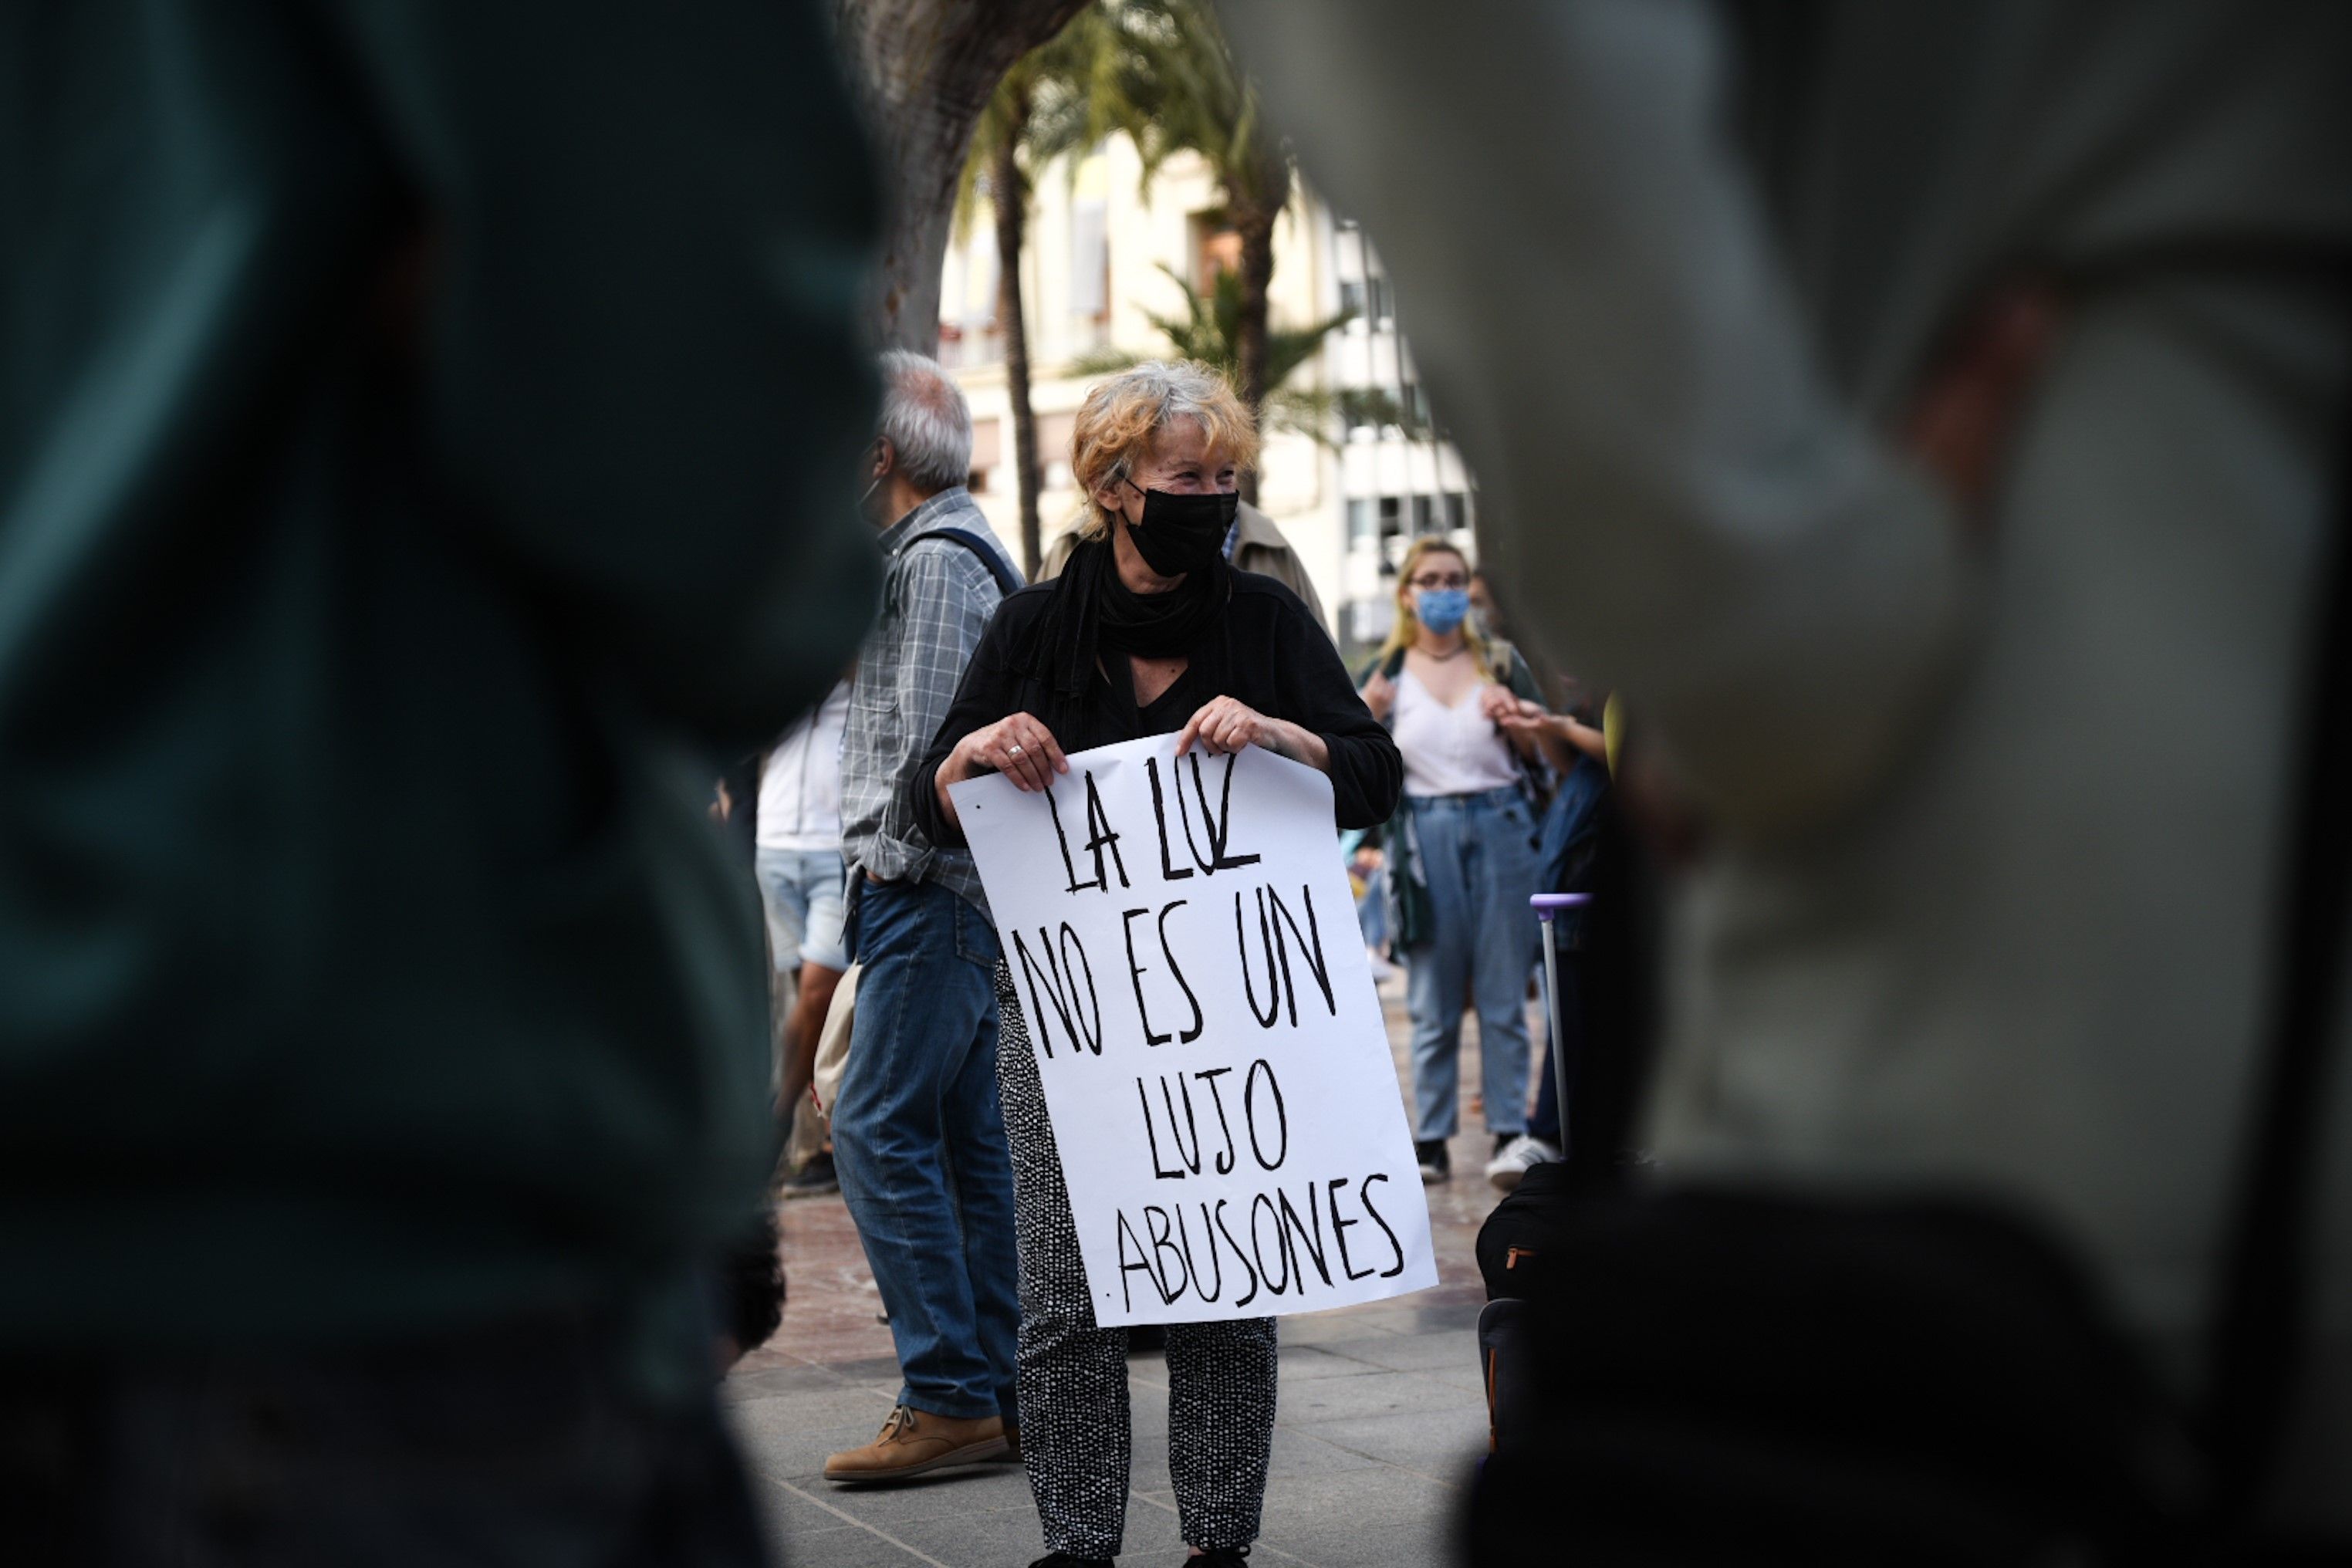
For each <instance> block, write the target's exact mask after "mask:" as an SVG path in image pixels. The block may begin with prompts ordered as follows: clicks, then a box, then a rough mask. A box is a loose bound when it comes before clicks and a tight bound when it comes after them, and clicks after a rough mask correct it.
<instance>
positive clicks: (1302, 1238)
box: [1275, 1186, 1331, 1295]
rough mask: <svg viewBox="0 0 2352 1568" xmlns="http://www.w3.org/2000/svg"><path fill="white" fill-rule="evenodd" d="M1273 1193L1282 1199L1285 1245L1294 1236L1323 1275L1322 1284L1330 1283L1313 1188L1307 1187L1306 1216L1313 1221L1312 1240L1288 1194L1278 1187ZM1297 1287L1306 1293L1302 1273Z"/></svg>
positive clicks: (1308, 1259)
mask: <svg viewBox="0 0 2352 1568" xmlns="http://www.w3.org/2000/svg"><path fill="white" fill-rule="evenodd" d="M1275 1194H1276V1196H1277V1197H1279V1198H1280V1199H1281V1200H1282V1231H1283V1236H1284V1237H1285V1240H1286V1244H1287V1242H1288V1240H1289V1238H1292V1237H1296V1239H1297V1244H1298V1246H1299V1247H1302V1248H1304V1249H1305V1251H1306V1253H1307V1261H1308V1262H1309V1263H1312V1264H1314V1265H1315V1272H1316V1273H1318V1274H1319V1275H1321V1276H1322V1277H1323V1283H1324V1284H1326V1285H1328V1284H1329V1283H1331V1266H1330V1265H1329V1264H1328V1263H1326V1262H1324V1261H1323V1209H1322V1206H1321V1205H1318V1204H1317V1203H1316V1201H1315V1198H1316V1195H1317V1194H1316V1192H1315V1189H1314V1188H1313V1187H1311V1186H1310V1187H1308V1188H1307V1218H1308V1219H1310V1220H1312V1221H1314V1222H1315V1238H1314V1239H1313V1240H1312V1241H1309V1240H1308V1239H1307V1226H1306V1224H1305V1222H1303V1221H1301V1220H1300V1219H1299V1217H1298V1211H1297V1209H1295V1208H1292V1207H1291V1206H1290V1194H1288V1193H1286V1192H1284V1191H1283V1190H1282V1189H1281V1188H1279V1187H1276V1189H1275ZM1293 1256H1294V1257H1295V1256H1296V1254H1295V1253H1294V1254H1293ZM1298 1289H1299V1294H1301V1295H1305V1294H1306V1292H1307V1280H1306V1278H1305V1276H1304V1275H1302V1276H1301V1277H1300V1279H1299V1281H1298Z"/></svg>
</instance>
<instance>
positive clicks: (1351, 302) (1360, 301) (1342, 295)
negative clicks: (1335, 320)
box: [1339, 278, 1364, 319]
mask: <svg viewBox="0 0 2352 1568" xmlns="http://www.w3.org/2000/svg"><path fill="white" fill-rule="evenodd" d="M1339 309H1340V310H1342V311H1343V312H1345V313H1346V314H1348V315H1349V316H1353V317H1356V318H1358V319H1361V318H1362V316H1363V314H1364V282H1363V279H1360V278H1343V279H1340V280H1339Z"/></svg>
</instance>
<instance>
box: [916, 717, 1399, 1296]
mask: <svg viewBox="0 0 2352 1568" xmlns="http://www.w3.org/2000/svg"><path fill="white" fill-rule="evenodd" d="M1175 753H1176V747H1175V739H1174V737H1173V736H1167V735H1162V736H1155V737H1152V738H1150V739H1147V740H1141V741H1129V742H1124V743H1122V744H1119V745H1116V746H1105V747H1102V748H1100V749H1098V750H1096V751H1092V752H1079V753H1077V754H1076V755H1075V756H1072V757H1071V758H1070V759H1069V762H1070V771H1069V773H1066V775H1064V776H1062V777H1060V778H1058V779H1057V780H1055V785H1054V788H1053V791H1052V792H1051V794H1050V795H1030V794H1024V793H1023V792H1022V791H1020V790H1018V789H1016V788H1014V787H1013V785H1012V784H1009V783H1007V782H1006V781H1005V780H1004V779H1003V778H1001V777H997V776H993V775H992V776H989V777H984V778H978V779H972V780H969V781H967V782H965V783H963V784H955V785H953V786H951V787H950V794H951V795H953V796H954V799H955V803H956V812H957V815H958V816H959V817H960V818H961V821H962V824H963V828H964V832H965V833H966V834H967V835H968V836H969V837H970V838H971V848H972V854H973V856H974V858H976V859H977V860H978V861H979V863H980V877H981V881H982V883H983V884H984V885H985V886H986V887H987V889H988V901H989V904H990V907H991V909H992V912H993V914H994V915H995V918H996V929H997V932H998V934H999V936H1000V937H1001V938H1002V939H1003V945H1004V957H1005V962H1006V963H1009V964H1010V965H1011V966H1012V971H1013V987H1014V989H1015V990H1016V991H1018V992H1019V994H1020V996H1021V1000H1022V1005H1023V1006H1024V1009H1025V1010H1026V1012H1027V1016H1028V1022H1029V1034H1030V1038H1031V1040H1032V1042H1033V1047H1032V1048H1033V1049H1034V1051H1035V1053H1036V1058H1037V1072H1038V1076H1039V1078H1040V1079H1043V1081H1044V1083H1045V1105H1046V1109H1047V1110H1048V1111H1049V1112H1050V1113H1051V1115H1052V1119H1053V1123H1054V1138H1055V1144H1056V1145H1057V1146H1058V1147H1059V1149H1060V1152H1061V1156H1062V1173H1063V1177H1064V1179H1065V1181H1066V1183H1067V1184H1068V1187H1069V1194H1070V1212H1071V1214H1072V1215H1073V1216H1074V1217H1075V1219H1076V1223H1077V1231H1078V1247H1079V1250H1080V1252H1081V1253H1082V1254H1083V1255H1084V1257H1085V1259H1086V1268H1087V1287H1088V1289H1090V1290H1091V1291H1092V1293H1093V1296H1094V1307H1095V1321H1097V1323H1100V1324H1102V1325H1103V1326H1105V1327H1112V1326H1116V1325H1118V1324H1122V1323H1181V1322H1200V1321H1211V1320H1214V1319H1221V1318H1257V1317H1268V1316H1273V1315H1275V1314H1278V1313H1286V1312H1311V1311H1316V1310H1319V1309H1322V1308H1325V1307H1339V1306H1346V1305H1349V1303H1352V1302H1357V1301H1372V1300H1380V1299H1381V1298H1383V1297H1388V1296H1399V1295H1402V1294H1404V1293H1405V1292H1407V1291H1409V1290H1418V1289H1423V1287H1426V1286H1430V1285H1434V1284H1436V1283H1437V1265H1436V1260H1435V1258H1434V1257H1433V1254H1432V1252H1431V1249H1430V1240H1429V1207H1428V1205H1427V1203H1426V1202H1425V1201H1424V1199H1423V1194H1422V1189H1421V1178H1420V1174H1419V1172H1418V1168H1417V1166H1416V1164H1415V1162H1414V1159H1413V1152H1412V1135H1411V1133H1410V1131H1408V1129H1407V1128H1406V1125H1405V1118H1404V1107H1403V1102H1402V1100H1401V1099H1400V1097H1399V1095H1398V1092H1397V1080H1396V1068H1395V1066H1394V1064H1393V1061H1392V1059H1391V1057H1390V1054H1389V1044H1388V1036H1387V1032H1386V1030H1385V1029H1384V1028H1383V1027H1382V1025H1381V1009H1380V1001H1379V998H1378V997H1377V996H1376V995H1375V994H1374V993H1373V989H1372V975H1371V966H1370V963H1369V961H1368V960H1367V959H1366V957H1365V954H1364V944H1363V940H1362V937H1361V936H1360V933H1359V932H1358V930H1357V926H1356V911H1355V906H1354V902H1353V900H1351V899H1350V897H1349V891H1348V879H1347V874H1346V871H1345V869H1344V868H1343V867H1342V865H1341V862H1340V858H1339V843H1338V836H1337V834H1336V833H1335V831H1334V829H1333V827H1332V821H1331V782H1330V781H1329V780H1328V779H1327V778H1325V777H1324V776H1323V775H1322V774H1321V773H1318V772H1316V771H1315V770H1314V769H1312V768H1309V767H1304V766H1302V765H1300V764H1299V763H1294V762H1291V761H1289V760H1288V759H1286V758H1283V757H1278V756H1276V755H1275V754H1274V753H1273V752H1268V751H1265V750H1262V749H1259V748H1256V747H1252V748H1251V749H1249V750H1248V751H1245V752H1241V753H1239V754H1237V755H1230V756H1209V755H1206V754H1204V753H1203V752H1202V750H1201V748H1200V747H1199V746H1197V745H1196V746H1194V747H1193V748H1192V751H1191V752H1188V753H1187V754H1186V755H1184V756H1182V757H1181V758H1180V757H1178V756H1177V755H1176V754H1175Z"/></svg>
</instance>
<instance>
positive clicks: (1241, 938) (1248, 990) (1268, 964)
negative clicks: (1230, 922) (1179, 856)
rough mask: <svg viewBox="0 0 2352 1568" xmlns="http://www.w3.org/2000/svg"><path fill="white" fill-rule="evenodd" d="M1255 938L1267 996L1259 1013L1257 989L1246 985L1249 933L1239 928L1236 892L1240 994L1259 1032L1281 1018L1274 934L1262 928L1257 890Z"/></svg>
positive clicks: (1262, 891)
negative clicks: (1261, 956)
mask: <svg viewBox="0 0 2352 1568" xmlns="http://www.w3.org/2000/svg"><path fill="white" fill-rule="evenodd" d="M1257 936H1258V941H1259V942H1261V943H1262V944H1263V945H1264V946H1265V984H1266V986H1267V988H1268V994H1267V996H1266V999H1265V1012H1263V1013H1261V1012H1259V1011H1258V1010H1257V987H1256V986H1255V985H1253V984H1251V983H1250V961H1249V934H1248V932H1246V931H1244V930H1243V929H1242V896H1241V894H1239V893H1238V892H1236V893H1235V894H1234V944H1235V945H1236V946H1237V947H1239V948H1240V950H1241V955H1242V994H1243V996H1244V997H1245V998H1246V999H1247V1000H1248V1002H1249V1010H1250V1016H1251V1017H1253V1018H1255V1019H1256V1020H1257V1026H1258V1027H1259V1028H1261V1029H1271V1028H1273V1027H1274V1021H1275V1019H1276V1018H1278V1017H1280V1016H1282V978H1281V972H1280V971H1279V970H1278V969H1277V968H1276V961H1275V956H1274V933H1273V931H1271V930H1270V929H1269V928H1268V927H1267V925H1266V920H1265V889H1264V888H1260V889H1258V890H1257ZM1294 1021H1295V1018H1294Z"/></svg>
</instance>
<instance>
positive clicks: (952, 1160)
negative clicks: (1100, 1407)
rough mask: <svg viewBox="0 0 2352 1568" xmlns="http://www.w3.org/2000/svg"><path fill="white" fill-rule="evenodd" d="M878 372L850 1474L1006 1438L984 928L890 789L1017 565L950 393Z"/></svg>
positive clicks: (857, 744) (850, 792)
mask: <svg viewBox="0 0 2352 1568" xmlns="http://www.w3.org/2000/svg"><path fill="white" fill-rule="evenodd" d="M882 379H883V403H882V419H881V429H880V432H879V433H878V434H877V436H876V437H875V439H874V444H873V446H872V447H870V448H869V449H868V451H867V458H866V460H867V468H866V478H867V479H868V481H869V482H868V484H867V485H866V493H865V498H864V500H863V502H862V503H861V504H862V506H863V508H864V510H865V511H866V520H867V521H869V522H872V523H874V524H875V525H876V526H877V527H879V528H881V529H882V553H883V556H884V559H885V562H886V567H885V572H886V575H885V580H884V588H883V600H882V614H881V616H880V618H879V619H878V620H877V622H876V623H875V626H874V630H873V631H872V632H871V633H870V634H868V635H867V637H866V646H865V648H864V650H863V651H862V652H861V653H860V655H859V656H858V665H857V679H856V683H855V685H854V686H853V687H852V689H851V691H850V700H849V726H848V729H847V731H846V732H845V735H844V737H843V741H842V756H841V816H842V855H843V858H844V859H845V861H846V862H847V863H848V874H849V884H850V889H849V896H850V898H851V900H852V908H853V910H854V913H853V915H852V924H853V928H854V931H855V938H854V942H855V950H856V959H857V963H858V965H859V973H858V981H857V992H856V1009H857V1011H856V1025H855V1028H854V1031H853V1033H852V1035H851V1037H850V1047H849V1060H848V1064H847V1067H846V1068H845V1070H844V1072H843V1074H842V1080H841V1088H840V1090H839V1092H838V1093H837V1094H836V1096H835V1105H834V1111H833V1144H834V1163H835V1167H836V1168H837V1169H838V1170H839V1172H840V1175H841V1191H842V1195H843V1196H844V1197H845V1198H846V1199H847V1200H848V1204H849V1213H850V1217H851V1218H852V1219H854V1220H855V1221H856V1224H857V1234H858V1237H859V1238H860V1239H861V1240H862V1241H863V1242H864V1243H865V1246H866V1262H867V1263H868V1264H870V1265H871V1266H872V1268H873V1269H874V1279H875V1283H876V1284H877V1285H878V1286H879V1287H880V1288H881V1292H882V1304H883V1306H884V1307H886V1308H887V1309H888V1311H889V1314H890V1334H891V1337H892V1339H893V1340H895V1341H896V1342H897V1344H898V1368H899V1373H900V1376H901V1378H902V1379H903V1386H902V1387H901V1388H900V1390H899V1394H898V1408H897V1409H896V1410H894V1411H892V1412H891V1414H890V1418H889V1420H888V1421H887V1422H885V1423H884V1424H883V1427H882V1434H881V1436H878V1437H877V1438H876V1439H875V1440H874V1441H873V1442H872V1443H869V1444H867V1445H866V1447H862V1448H852V1449H850V1450H848V1451H846V1452H845V1453H839V1454H835V1455H834V1456H833V1457H832V1458H830V1459H828V1460H826V1461H825V1467H824V1474H825V1479H828V1480H835V1481H855V1482H862V1483H866V1484H869V1485H870V1484H873V1483H875V1482H886V1481H894V1480H903V1479H908V1478H909V1477H912V1476H916V1475H920V1474H922V1473H924V1472H926V1471H929V1470H934V1469H938V1468H940V1467H942V1466H946V1465H960V1464H968V1463H971V1462H972V1461H974V1460H978V1459H989V1458H997V1457H998V1456H1000V1455H1002V1454H1003V1453H1005V1452H1006V1449H1007V1442H1006V1434H1007V1431H1008V1429H1013V1430H1017V1416H1016V1414H1015V1410H1014V1405H1013V1336H1014V1332H1015V1330H1016V1328H1017V1326H1018V1324H1019V1320H1020V1302H1019V1299H1018V1296H1017V1294H1016V1290H1015V1286H1014V1281H1013V1167H1012V1163H1011V1160H1010V1157H1009V1156H1008V1154H1007V1152H1006V1150H1005V1142H1004V1123H1003V1119H1002V1117H1001V1115H1000V1113H999V1111H998V1109H997V1101H996V1001H995V995H994V993H993V991H992V987H991V984H990V977H991V973H992V971H993V970H994V968H995V965H996V958H997V944H996V929H995V927H994V926H993V925H992V924H991V923H990V921H989V917H988V910H987V904H986V901H985V899H984V897H983V895H982V892H981V888H980V874H979V872H978V871H977V870H976V869H974V868H973V866H972V860H971V852H970V851H969V850H963V849H940V848H935V847H933V846H932V845H931V843H930V841H929V839H927V838H926V837H924V836H923V831H922V829H921V828H920V827H919V826H917V825H916V823H915V821H914V819H913V817H912V816H911V815H910V814H909V812H908V809H907V807H906V805H905V804H904V801H903V799H902V796H903V795H904V793H905V792H904V789H903V785H904V784H905V783H906V779H907V775H908V773H909V772H911V771H912V770H913V769H914V767H915V765H916V763H918V762H919V760H920V759H921V757H922V755H923V752H924V751H925V750H926V749H927V748H928V747H929V745H930V742H931V737H932V735H933V734H934V733H936V732H937V731H938V730H939V727H940V720H941V719H943V718H944V717H946V715H947V710H948V704H949V703H950V700H952V699H953V698H954V696H955V691H956V687H957V685H958V683H960V682H961V680H962V679H963V671H964V666H965V665H966V664H967V663H968V662H970V660H971V653H972V649H973V648H974V647H977V646H978V645H979V642H980V634H981V631H982V628H983V627H985V626H987V625H988V621H989V617H990V616H992V615H994V614H995V613H996V606H997V605H998V604H1000V603H1001V602H1002V601H1003V597H1004V595H1006V594H1007V593H1010V592H1011V591H1012V590H1013V588H1015V587H1018V586H1019V585H1020V582H1021V579H1020V576H1019V574H1018V573H1016V572H1015V571H1014V569H1013V564H1012V562H1011V558H1010V557H1009V556H1008V555H1007V554H1006V553H1005V552H1004V549H1003V545H1001V544H1000V543H999V542H997V539H996V536H995V535H994V534H993V533H992V532H990V531H989V527H988V522H987V520H986V519H984V518H983V517H982V515H981V512H980V508H979V507H977V506H976V505H974V504H973V502H972V499H971V495H970V493H969V492H967V491H966V490H965V489H964V478H965V476H966V474H967V473H968V472H969V471H970V468H971V409H970V408H969V407H968V406H966V405H965V403H964V398H963V394H962V393H961V391H959V390H958V389H957V387H956V384H955V383H954V382H952V381H950V379H948V375H947V373H946V372H945V371H943V370H941V369H940V367H939V365H938V364H936V363H933V362H932V361H930V360H928V359H925V358H923V357H922V356H921V355H920V354H914V353H906V352H904V351H894V352H892V353H886V354H884V355H883V356H882Z"/></svg>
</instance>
